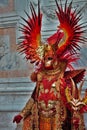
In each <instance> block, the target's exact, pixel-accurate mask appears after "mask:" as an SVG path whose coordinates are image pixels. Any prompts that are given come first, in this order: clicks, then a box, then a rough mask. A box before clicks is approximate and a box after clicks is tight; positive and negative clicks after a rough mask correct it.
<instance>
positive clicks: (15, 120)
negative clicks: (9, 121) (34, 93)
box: [13, 115, 23, 124]
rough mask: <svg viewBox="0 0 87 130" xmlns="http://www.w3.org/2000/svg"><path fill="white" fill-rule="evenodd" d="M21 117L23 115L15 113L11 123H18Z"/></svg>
mask: <svg viewBox="0 0 87 130" xmlns="http://www.w3.org/2000/svg"><path fill="white" fill-rule="evenodd" d="M22 118H23V117H22V116H21V115H16V116H15V117H14V119H13V123H14V122H16V123H17V124H18V123H20V121H21V119H22Z"/></svg>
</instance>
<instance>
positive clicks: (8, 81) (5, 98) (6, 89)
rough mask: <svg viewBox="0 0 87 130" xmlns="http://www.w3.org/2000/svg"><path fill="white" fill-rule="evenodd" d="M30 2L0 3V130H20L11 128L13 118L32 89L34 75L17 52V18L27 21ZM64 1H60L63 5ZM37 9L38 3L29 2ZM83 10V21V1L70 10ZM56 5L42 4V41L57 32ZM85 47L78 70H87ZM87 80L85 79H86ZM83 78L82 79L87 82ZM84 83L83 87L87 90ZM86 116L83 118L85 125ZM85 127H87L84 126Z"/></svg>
mask: <svg viewBox="0 0 87 130" xmlns="http://www.w3.org/2000/svg"><path fill="white" fill-rule="evenodd" d="M29 1H30V0H3V1H0V130H21V129H22V122H21V123H20V124H18V125H16V124H15V123H14V124H13V122H12V120H13V117H14V115H16V114H17V113H19V112H20V110H21V109H22V108H23V107H24V105H25V104H26V102H27V100H28V99H29V97H30V95H31V93H32V90H33V89H34V87H35V84H33V83H32V82H31V81H30V79H29V76H30V74H31V72H32V71H33V67H32V65H31V64H30V63H28V62H26V60H25V59H24V58H23V57H24V56H21V55H20V54H19V53H18V52H17V44H18V42H19V41H18V37H19V36H20V35H21V33H20V32H19V31H18V30H19V26H20V24H19V23H20V22H23V21H21V19H20V16H23V17H26V16H25V14H24V10H26V11H27V12H28V13H30V12H29ZM64 1H65V0H63V3H64ZM32 2H33V3H34V6H35V8H36V9H37V0H32ZM78 6H81V7H83V16H84V18H83V20H86V17H87V2H86V0H82V1H81V0H77V1H76V0H74V4H73V8H77V7H78ZM55 9H56V6H55V2H54V1H53V0H41V10H42V12H43V14H44V15H43V24H42V25H43V26H42V38H43V39H46V38H47V37H48V36H49V35H51V34H53V33H54V32H55V30H56V27H57V24H58V21H57V17H56V15H55ZM86 50H87V45H82V50H81V60H79V63H78V64H77V66H76V67H77V68H79V67H82V68H83V67H85V68H87V60H86V59H87V56H86ZM86 77H87V76H86ZM86 77H85V79H87V78H86ZM86 84H87V81H86V82H85V84H84V88H86V86H87V85H86ZM86 120H87V116H86V114H85V122H86ZM86 126H87V125H86Z"/></svg>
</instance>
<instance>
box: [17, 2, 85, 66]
mask: <svg viewBox="0 0 87 130" xmlns="http://www.w3.org/2000/svg"><path fill="white" fill-rule="evenodd" d="M55 1H56V5H57V11H56V15H57V17H58V20H59V23H60V24H59V25H58V29H57V32H56V33H54V34H53V35H52V36H50V37H49V38H47V40H46V42H47V44H44V43H43V42H42V40H41V22H42V13H41V12H40V2H39V0H38V14H36V12H35V9H34V7H33V5H32V3H30V10H31V17H30V16H29V15H28V14H27V13H26V15H27V16H28V20H26V19H24V18H22V19H23V20H24V21H25V23H26V24H24V25H23V27H22V28H21V31H22V32H23V36H22V37H20V39H23V41H22V42H21V44H20V45H19V46H20V49H21V51H20V52H23V53H25V55H26V59H27V60H30V62H31V63H36V65H38V64H39V62H41V61H42V59H43V58H44V53H45V50H46V48H47V45H48V46H51V49H53V51H54V52H55V54H56V56H57V57H58V58H59V57H60V59H65V60H66V61H68V62H69V63H71V62H73V61H75V60H76V59H77V58H76V55H77V50H80V46H79V43H84V42H85V41H86V38H84V37H83V34H84V32H85V30H84V28H85V26H84V24H83V23H81V24H80V22H79V21H80V20H81V12H80V11H78V12H77V10H76V9H75V10H73V9H72V1H71V3H70V4H69V5H68V4H67V0H66V2H65V7H64V9H63V7H62V4H61V0H60V5H59V4H58V2H57V0H55Z"/></svg>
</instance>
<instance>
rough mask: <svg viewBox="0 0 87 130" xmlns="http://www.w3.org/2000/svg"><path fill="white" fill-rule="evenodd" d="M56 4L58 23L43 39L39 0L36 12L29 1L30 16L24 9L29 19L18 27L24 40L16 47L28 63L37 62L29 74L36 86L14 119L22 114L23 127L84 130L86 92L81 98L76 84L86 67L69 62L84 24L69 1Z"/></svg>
mask: <svg viewBox="0 0 87 130" xmlns="http://www.w3.org/2000/svg"><path fill="white" fill-rule="evenodd" d="M56 5H57V9H58V11H56V14H57V17H58V20H59V22H60V25H59V26H58V30H57V32H56V33H55V34H53V35H52V36H50V37H49V38H48V39H47V40H46V42H45V43H43V42H42V41H41V21H42V13H40V5H39V1H38V15H37V14H36V12H35V10H34V7H33V5H32V3H31V4H30V9H31V14H32V17H30V16H29V15H28V14H27V13H26V14H27V16H28V20H25V19H24V18H23V20H24V21H25V22H26V25H23V26H24V27H23V28H21V30H22V32H23V36H22V37H21V38H22V39H23V41H22V42H21V43H20V44H21V45H20V46H19V49H20V51H21V52H23V53H25V56H26V59H27V60H30V63H34V65H35V66H37V69H36V70H35V72H33V73H32V75H31V80H32V81H34V82H36V87H35V90H34V92H33V93H32V95H31V98H30V99H29V101H28V102H27V104H26V105H25V107H24V108H23V110H22V111H21V112H20V113H19V115H17V116H15V118H14V122H15V121H16V122H17V123H18V122H20V120H21V118H24V125H23V130H85V125H84V119H83V114H82V113H83V112H84V111H86V104H87V94H85V96H84V98H83V99H82V98H81V95H80V90H81V87H82V83H81V85H80V89H79V88H78V86H77V83H79V82H80V81H81V80H82V79H83V76H84V72H85V69H79V70H74V68H73V67H72V62H76V61H77V59H78V55H77V51H76V50H80V47H79V45H78V43H80V42H81V43H83V42H85V41H86V39H85V38H84V37H83V34H84V26H83V24H79V21H80V17H81V16H80V14H79V13H80V12H77V13H76V10H74V11H73V10H72V2H71V3H70V4H69V5H68V6H67V1H66V3H65V8H64V9H63V8H62V5H61V6H59V4H58V2H57V0H56ZM67 68H68V70H67ZM69 69H70V70H69ZM18 119H19V120H18Z"/></svg>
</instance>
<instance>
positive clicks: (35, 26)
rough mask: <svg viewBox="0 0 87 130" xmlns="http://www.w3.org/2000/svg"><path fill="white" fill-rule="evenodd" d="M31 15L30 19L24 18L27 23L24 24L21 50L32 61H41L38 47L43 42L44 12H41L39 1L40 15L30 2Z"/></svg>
mask: <svg viewBox="0 0 87 130" xmlns="http://www.w3.org/2000/svg"><path fill="white" fill-rule="evenodd" d="M30 10H31V15H32V16H31V17H30V16H29V15H28V14H27V12H25V13H26V15H27V16H28V20H25V19H24V18H22V19H23V20H24V21H25V23H26V25H23V24H22V25H23V27H22V28H21V31H22V32H23V36H22V37H20V39H23V42H21V44H20V45H19V48H20V52H22V53H25V55H26V59H27V60H30V62H31V63H34V62H38V61H40V60H41V59H40V57H39V55H38V54H37V49H38V47H39V46H40V44H41V21H42V14H41V13H40V5H39V1H38V15H37V14H36V12H35V9H34V7H33V5H32V3H30Z"/></svg>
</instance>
